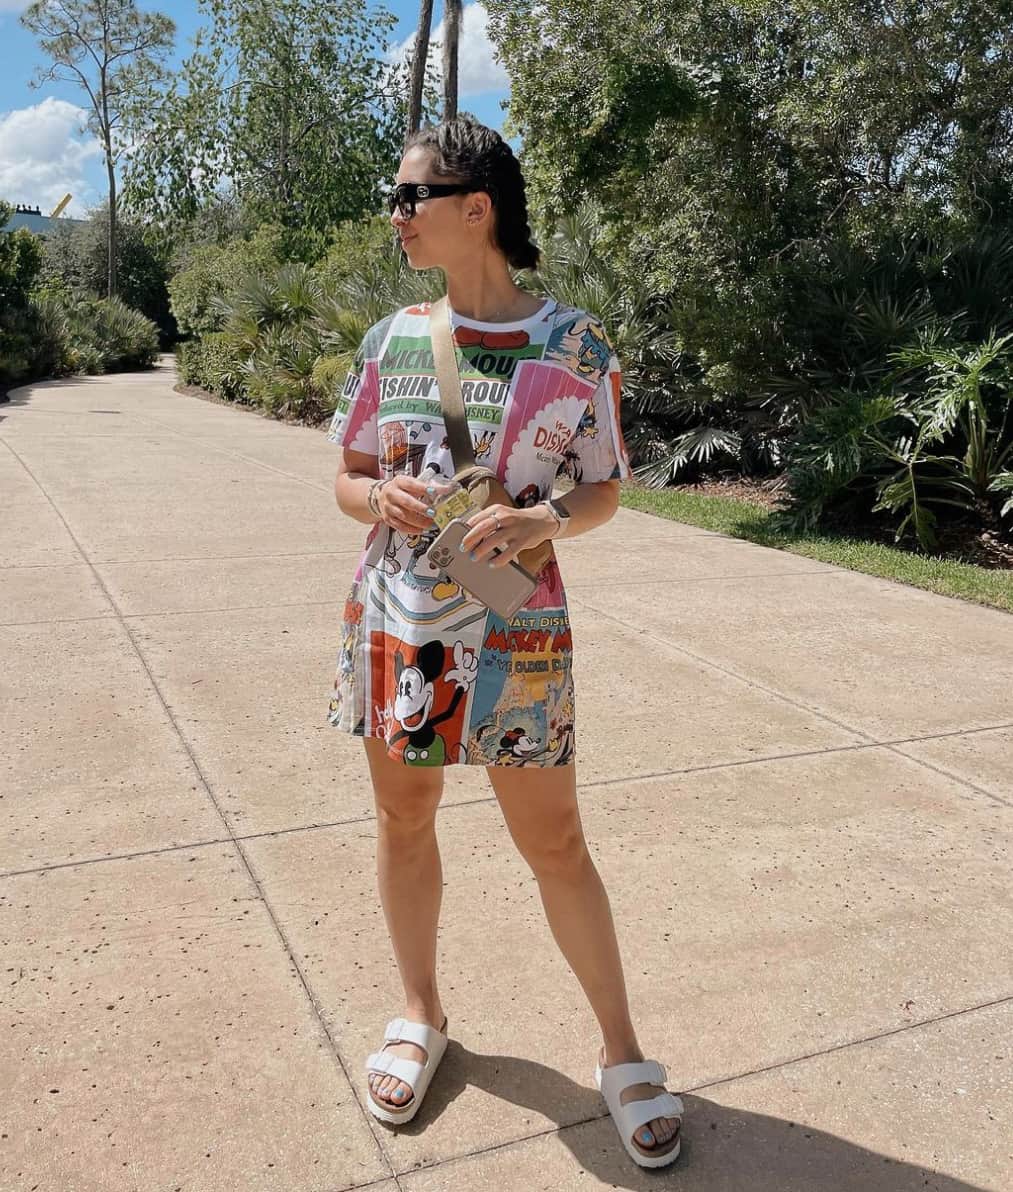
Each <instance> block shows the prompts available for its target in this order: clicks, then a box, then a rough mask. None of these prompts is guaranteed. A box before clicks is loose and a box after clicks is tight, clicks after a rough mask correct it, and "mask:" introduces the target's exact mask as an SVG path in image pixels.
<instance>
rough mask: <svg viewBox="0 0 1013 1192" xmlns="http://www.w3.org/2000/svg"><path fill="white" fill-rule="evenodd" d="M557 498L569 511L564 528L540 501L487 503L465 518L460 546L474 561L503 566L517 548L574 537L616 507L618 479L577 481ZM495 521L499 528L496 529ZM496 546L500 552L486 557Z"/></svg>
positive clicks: (607, 518) (606, 517)
mask: <svg viewBox="0 0 1013 1192" xmlns="http://www.w3.org/2000/svg"><path fill="white" fill-rule="evenodd" d="M559 499H560V500H561V501H562V502H563V504H564V505H565V506H566V510H567V512H568V513H569V514H570V517H569V519H568V520H567V521H566V523H565V529H560V526H559V522H558V521H557V519H556V517H555V515H554V514H553V512H552V510H551V509H549V508H548V507H547V506H546V505H544V504H540V505H534V506H533V507H532V508H530V509H512V508H510V507H508V506H506V505H490V506H488V508H486V509H480V510H479V511H478V513H474V514H472V516H471V517H469V518H468V525H469V526H471V527H472V529H471V531H470V532H469V533H468V534H465V536H464V538H463V539H462V540H461V546H462V547H463V548H464V550H467V551H472V552H473V553H474V557H475V559H476V560H485V559H488V560H489V566H490V567H506V566H507V565H508V564H509V563H511V562H512V561H513V560H514V559H516V558H517V555H518V553H519V552H520V551H522V550H527V549H528V547H531V546H538V545H539V543H541V542H544V541H545V540H546V539H547V538H551V539H552V540H553V541H555V540H556V539H559V538H575V537H576V536H577V535H578V534H586V533H587V531H588V530H593V529H595V527H596V526H601V525H604V524H605V522H607V521H610V520H611V519H612V518H613V517H614V516H615V512H616V510H617V509H618V508H619V481H618V480H601V481H597V482H594V483H587V484H577V485H575V486H574V487H573V488H572V489H571V490H570V492H568V493H565V494H564V495H563V496H562V497H561V498H559ZM497 522H498V523H499V526H500V529H499V530H497V529H496V523H497ZM497 547H499V548H500V549H501V550H502V552H503V553H502V554H501V555H498V556H497V557H496V558H495V559H490V556H491V555H492V553H493V551H494V550H495V549H496V548H497Z"/></svg>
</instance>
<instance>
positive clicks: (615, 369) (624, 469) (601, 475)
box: [566, 352, 632, 484]
mask: <svg viewBox="0 0 1013 1192" xmlns="http://www.w3.org/2000/svg"><path fill="white" fill-rule="evenodd" d="M622 388H623V377H622V371H621V370H620V367H619V360H618V358H617V357H616V354H615V353H614V352H613V353H611V356H610V359H609V366H608V368H607V369H606V371H605V372H604V373H603V374H602V378H601V380H600V381H599V383H598V388H597V389H596V390H595V393H594V397H593V398H592V399H591V401H590V402H588V406H587V410H586V411H585V413H584V417H583V418H582V419H581V420H580V425H579V426H578V427H577V432H576V434H575V435H574V437H573V439H572V441H571V443H570V445H569V447H568V449H567V453H566V456H567V464H568V467H567V469H566V470H567V471H568V472H569V473H570V474H571V476H572V477H573V479H574V480H575V481H576V482H577V483H578V484H595V483H597V482H600V481H602V480H627V479H629V477H630V476H631V475H632V471H631V469H630V461H629V455H628V454H627V451H626V443H625V440H624V439H623V427H622V420H621V411H620V403H621V399H622Z"/></svg>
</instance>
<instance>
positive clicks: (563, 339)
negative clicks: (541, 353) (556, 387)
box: [545, 302, 615, 382]
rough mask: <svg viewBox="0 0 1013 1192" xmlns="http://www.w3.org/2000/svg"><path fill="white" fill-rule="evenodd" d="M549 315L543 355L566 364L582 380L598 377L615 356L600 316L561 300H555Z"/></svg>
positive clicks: (606, 371)
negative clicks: (550, 321) (548, 326)
mask: <svg viewBox="0 0 1013 1192" xmlns="http://www.w3.org/2000/svg"><path fill="white" fill-rule="evenodd" d="M550 317H551V320H552V327H551V329H550V331H549V339H548V344H547V346H546V352H545V359H546V360H550V361H553V362H555V363H562V364H566V365H567V366H568V367H569V368H570V369H571V370H572V371H573V372H574V373H576V374H577V375H578V376H580V377H581V378H582V379H584V380H593V381H596V382H597V381H600V380H601V379H602V378H603V377H604V376H605V374H606V373H608V371H609V369H610V368H611V366H612V360H613V357H614V356H615V349H614V348H613V346H612V341H611V339H610V338H609V334H608V331H607V330H606V329H605V323H604V322H603V320H602V319H601V318H599V316H598V315H596V314H595V313H594V312H593V311H589V310H584V309H582V308H581V307H579V306H569V305H568V304H566V303H563V302H557V303H556V307H555V309H554V310H553V311H552V314H551V316H550Z"/></svg>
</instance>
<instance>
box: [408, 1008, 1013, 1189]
mask: <svg viewBox="0 0 1013 1192" xmlns="http://www.w3.org/2000/svg"><path fill="white" fill-rule="evenodd" d="M1008 1002H1013V995H1011V996H1010V997H1003V998H996V999H995V1000H994V1001H991V1002H983V1003H982V1004H981V1005H980V1006H967V1007H965V1008H963V1009H961V1010H953V1011H950V1012H948V1013H946V1014H940V1015H938V1016H937V1017H935V1018H926V1019H924V1020H922V1021H920V1022H911V1023H906V1024H905V1025H904V1026H901V1027H896V1028H895V1029H893V1030H889V1031H880V1032H878V1033H877V1034H875V1035H868V1036H866V1037H864V1038H861V1039H852V1040H848V1041H847V1042H844V1043H836V1044H834V1045H833V1046H832V1047H827V1048H825V1049H824V1050H823V1051H813V1052H810V1053H808V1054H806V1055H800V1056H793V1057H792V1058H790V1059H787V1060H781V1061H779V1062H778V1063H775V1064H767V1065H765V1066H764V1067H762V1068H755V1069H751V1070H749V1071H746V1072H741V1073H738V1074H737V1075H733V1076H723V1077H721V1078H720V1079H719V1080H711V1081H708V1082H707V1083H706V1084H698V1085H693V1086H692V1087H687V1088H681V1089H679V1092H680V1093H684V1094H687V1095H688V1094H694V1095H695V1094H698V1093H701V1092H706V1090H708V1089H713V1088H717V1087H719V1086H720V1085H722V1084H729V1083H733V1082H734V1081H737V1080H748V1079H749V1077H751V1076H759V1075H763V1074H764V1073H766V1072H776V1071H778V1070H779V1069H781V1068H788V1067H791V1066H792V1065H794V1064H801V1063H804V1062H805V1061H806V1060H812V1059H819V1058H820V1057H821V1056H824V1055H832V1054H833V1053H834V1052H836V1051H846V1050H848V1049H850V1048H852V1047H861V1046H863V1045H864V1044H866V1043H876V1042H878V1041H879V1040H881V1039H887V1038H890V1037H891V1036H893V1035H902V1034H906V1033H907V1032H908V1031H912V1030H917V1029H918V1028H919V1027H925V1026H932V1025H934V1024H935V1023H937V1022H945V1021H947V1020H948V1019H950V1018H959V1017H962V1016H963V1015H965V1014H974V1013H976V1012H978V1011H980V1010H988V1009H991V1008H992V1007H993V1006H1003V1005H1006V1004H1007V1003H1008ZM669 1083H671V1081H670V1082H669ZM609 1117H610V1115H609V1113H608V1111H606V1112H605V1113H599V1114H595V1115H594V1116H593V1117H587V1118H581V1119H580V1120H579V1121H576V1122H567V1123H566V1124H565V1125H557V1126H550V1127H548V1128H547V1129H545V1130H536V1131H535V1132H534V1133H533V1134H524V1135H522V1136H521V1137H520V1138H509V1139H507V1140H506V1141H504V1142H497V1143H493V1145H492V1146H487V1147H479V1148H478V1149H476V1150H474V1151H469V1152H468V1153H467V1154H465V1155H451V1156H449V1157H448V1158H446V1159H437V1160H435V1161H433V1162H431V1163H422V1164H419V1165H418V1166H416V1167H410V1168H405V1169H404V1170H402V1171H399V1172H398V1173H397V1174H398V1175H399V1176H410V1175H414V1174H415V1173H416V1172H420V1171H433V1170H435V1169H436V1168H439V1167H447V1166H450V1165H451V1164H455V1163H467V1162H469V1161H470V1160H472V1159H475V1158H476V1157H478V1156H480V1155H490V1154H493V1153H494V1152H496V1151H502V1150H508V1149H509V1148H511V1147H520V1146H524V1145H525V1144H527V1143H529V1142H535V1141H537V1140H538V1139H540V1138H548V1137H549V1136H550V1135H552V1134H562V1133H563V1131H565V1130H574V1129H577V1128H578V1127H580V1126H586V1125H589V1124H590V1123H592V1122H601V1121H608V1119H609Z"/></svg>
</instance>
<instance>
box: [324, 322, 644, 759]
mask: <svg viewBox="0 0 1013 1192" xmlns="http://www.w3.org/2000/svg"><path fill="white" fill-rule="evenodd" d="M451 323H452V326H453V329H454V342H455V345H456V348H457V356H458V364H459V367H460V370H461V387H462V390H463V394H464V402H465V410H466V413H467V418H468V424H469V427H470V429H471V432H472V438H473V441H474V445H475V457H476V459H477V461H478V462H479V463H481V464H484V465H486V466H487V467H490V468H492V469H494V470H495V471H496V474H497V475H498V477H499V479H500V480H501V482H502V483H503V484H504V485H505V487H506V489H507V491H508V492H509V493H510V495H511V496H512V497H513V498H514V500H515V501H516V502H517V504H518V505H520V506H522V507H525V508H526V507H529V506H531V505H534V504H536V503H537V502H538V501H541V500H543V499H545V498H546V497H550V496H551V495H552V485H553V480H554V479H555V477H556V476H557V475H559V474H568V475H569V476H571V477H572V478H573V480H574V481H575V482H576V483H578V484H579V483H592V482H595V481H601V480H610V479H623V478H625V477H627V476H629V475H630V467H629V460H628V457H627V453H626V446H625V444H624V442H623V437H622V429H621V425H620V419H619V410H620V389H621V373H620V368H619V362H618V360H617V359H616V356H615V353H614V352H613V350H612V347H611V344H610V343H609V340H608V338H607V336H606V334H605V331H604V328H603V327H602V324H601V322H600V321H599V320H598V319H597V318H595V317H594V316H593V315H589V314H587V313H586V312H584V311H581V310H576V309H574V308H572V307H566V306H562V305H560V304H559V303H557V302H556V301H555V300H554V299H551V298H550V299H548V300H547V301H546V302H545V303H544V305H543V306H542V308H541V309H540V310H539V311H537V312H536V313H535V314H534V315H533V316H532V317H531V318H529V319H526V320H523V321H521V322H517V323H509V324H503V323H495V324H494V323H483V322H478V321H476V320H474V319H468V318H464V317H463V316H460V315H458V314H456V313H455V312H453V311H452V312H451ZM328 438H329V439H330V440H331V441H332V442H334V443H336V444H338V445H344V446H347V447H349V448H351V449H353V450H355V451H362V452H366V453H367V454H370V455H376V456H378V458H379V461H380V471H381V475H382V476H394V475H397V474H399V473H404V474H408V475H411V476H418V475H419V473H420V472H421V471H422V470H423V469H424V468H425V467H426V466H427V465H432V466H433V467H434V468H435V469H436V470H437V471H438V472H439V473H440V474H442V475H446V476H452V475H453V473H454V466H453V460H452V458H451V454H450V448H449V445H448V442H447V438H446V430H445V427H444V424H443V417H442V413H441V409H440V396H439V387H438V385H437V382H436V372H435V365H434V362H433V351H432V344H431V342H430V338H429V304H428V303H424V304H422V305H421V306H417V307H408V308H406V309H404V310H400V311H398V312H397V313H396V314H394V315H391V316H389V317H388V318H386V319H384V320H382V321H381V322H380V323H377V324H376V325H375V326H374V327H372V328H371V329H370V330H369V332H368V333H367V334H366V336H365V338H364V340H363V342H362V345H361V347H360V349H359V351H358V354H357V356H356V358H355V362H354V364H353V366H352V368H351V370H350V372H349V374H348V378H347V380H346V382H345V385H344V390H343V392H342V395H341V397H340V399H339V401H338V404H337V408H336V410H335V412H334V417H333V420H332V422H331V427H330V430H329V432H328ZM438 532H439V531H438V529H437V528H436V527H434V528H433V529H432V530H431V531H425V532H422V533H419V534H416V535H404V534H401V533H399V532H397V531H395V530H393V529H391V528H390V527H389V526H386V525H384V524H382V523H380V524H379V525H377V526H374V527H373V528H372V529H371V530H370V532H369V535H368V537H367V539H366V544H365V548H364V550H363V554H362V558H361V559H360V562H359V566H358V569H357V571H356V573H355V578H354V580H353V583H352V588H351V591H350V593H349V595H348V599H347V601H346V604H345V610H344V620H343V626H342V643H341V647H340V652H339V657H338V664H337V674H336V677H335V680H334V689H333V694H332V697H331V701H330V709H329V714H328V718H329V720H330V723H331V724H333V725H334V726H335V727H336V728H340V729H342V730H344V731H345V732H350V733H353V734H355V735H356V736H369V737H379V738H382V739H383V740H384V741H385V742H386V744H387V751H388V753H389V754H390V755H391V756H392V757H394V758H396V759H397V760H400V761H403V762H404V763H405V764H406V765H410V766H448V765H482V766H488V765H515V766H554V765H566V764H568V763H569V762H571V761H573V760H574V692H573V680H572V677H571V661H572V641H571V636H570V621H569V614H568V611H567V605H566V594H565V592H564V590H563V584H562V580H561V578H560V574H559V568H558V566H557V565H556V562H555V560H552V561H550V562H549V563H548V564H547V565H546V566H545V568H544V569H543V571H542V573H541V575H540V576H539V577H538V578H539V585H538V588H537V590H536V591H535V593H534V594H533V595H532V597H531V598H530V600H529V601H528V603H527V604H526V605H525V606H524V607H523V608H522V609H520V610H519V611H518V612H517V613H516V614H515V615H514V616H513V617H512V618H510V620H509V621H504V620H503V619H502V618H501V617H499V616H498V615H497V614H495V613H493V612H492V611H490V610H489V609H488V608H486V606H485V605H483V604H481V603H480V602H479V601H476V600H474V599H472V598H471V597H470V596H469V595H468V594H467V593H466V592H465V591H463V590H462V589H461V588H460V587H459V585H457V584H455V583H454V582H453V581H452V580H450V579H449V578H448V577H447V576H446V575H444V574H441V573H440V572H438V571H436V570H435V569H434V568H432V567H431V565H430V564H429V563H428V561H427V559H426V557H425V552H426V551H427V550H428V548H429V546H430V545H431V543H432V541H433V539H434V538H435V537H436V535H437V533H438Z"/></svg>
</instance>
